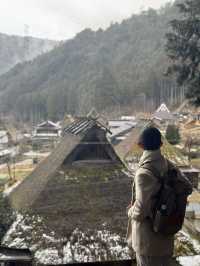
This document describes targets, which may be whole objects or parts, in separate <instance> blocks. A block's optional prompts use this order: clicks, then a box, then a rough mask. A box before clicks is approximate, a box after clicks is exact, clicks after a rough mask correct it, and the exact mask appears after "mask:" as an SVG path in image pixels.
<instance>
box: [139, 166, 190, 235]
mask: <svg viewBox="0 0 200 266" xmlns="http://www.w3.org/2000/svg"><path fill="white" fill-rule="evenodd" d="M142 168H144V169H147V170H149V171H150V172H151V173H152V174H153V176H154V177H156V178H157V179H158V181H159V183H160V190H159V192H158V193H157V194H156V195H155V196H154V198H153V199H152V202H153V203H152V207H151V217H150V220H151V223H152V229H153V231H154V232H156V233H161V234H164V235H174V234H176V233H177V232H178V231H179V230H180V229H181V228H182V225H183V222H184V217H185V211H186V206H187V197H188V195H189V194H191V193H192V187H191V184H190V182H189V181H188V180H187V178H185V177H184V176H182V178H183V180H184V181H185V187H184V186H183V189H182V191H180V189H179V187H180V186H179V183H180V178H178V175H180V171H179V170H177V169H176V168H175V167H174V168H169V169H168V171H167V172H166V173H165V174H164V176H162V177H161V176H160V173H159V172H158V171H157V169H154V168H153V167H151V166H149V165H143V166H142ZM182 185H183V184H182Z"/></svg>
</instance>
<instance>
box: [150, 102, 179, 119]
mask: <svg viewBox="0 0 200 266" xmlns="http://www.w3.org/2000/svg"><path fill="white" fill-rule="evenodd" d="M152 118H155V119H158V120H173V119H174V117H173V115H172V113H171V112H170V110H169V109H168V107H167V105H166V104H165V103H162V104H161V105H160V107H158V109H157V110H156V111H155V113H154V114H153V115H152Z"/></svg>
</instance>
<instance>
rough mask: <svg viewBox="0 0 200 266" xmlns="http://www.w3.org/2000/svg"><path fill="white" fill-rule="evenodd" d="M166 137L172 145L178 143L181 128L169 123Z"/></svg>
mask: <svg viewBox="0 0 200 266" xmlns="http://www.w3.org/2000/svg"><path fill="white" fill-rule="evenodd" d="M165 137H166V139H167V140H168V141H169V143H170V144H172V145H176V144H178V143H179V142H180V139H181V136H180V133H179V128H178V127H177V126H175V125H168V127H167V130H166V134H165Z"/></svg>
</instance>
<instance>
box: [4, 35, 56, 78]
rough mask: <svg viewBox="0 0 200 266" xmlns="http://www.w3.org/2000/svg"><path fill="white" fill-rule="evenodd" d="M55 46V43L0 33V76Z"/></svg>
mask: <svg viewBox="0 0 200 266" xmlns="http://www.w3.org/2000/svg"><path fill="white" fill-rule="evenodd" d="M56 44H57V42H55V41H49V40H43V39H37V38H31V37H25V38H23V37H19V36H10V35H6V34H2V33H0V74H2V73H5V72H6V71H8V70H10V69H11V68H12V67H13V66H14V65H15V64H17V63H19V62H23V61H25V60H30V59H33V58H34V57H36V56H38V55H39V54H41V53H44V52H48V51H50V50H51V49H52V48H54V46H55V45H56Z"/></svg>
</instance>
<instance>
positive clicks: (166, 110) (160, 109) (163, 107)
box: [156, 103, 170, 113]
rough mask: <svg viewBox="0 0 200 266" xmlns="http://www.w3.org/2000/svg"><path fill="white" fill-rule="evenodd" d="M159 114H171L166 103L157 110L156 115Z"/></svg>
mask: <svg viewBox="0 0 200 266" xmlns="http://www.w3.org/2000/svg"><path fill="white" fill-rule="evenodd" d="M158 112H167V113H170V111H169V109H168V107H167V105H166V104H165V103H162V104H161V105H160V107H158V109H157V110H156V113H158Z"/></svg>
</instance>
